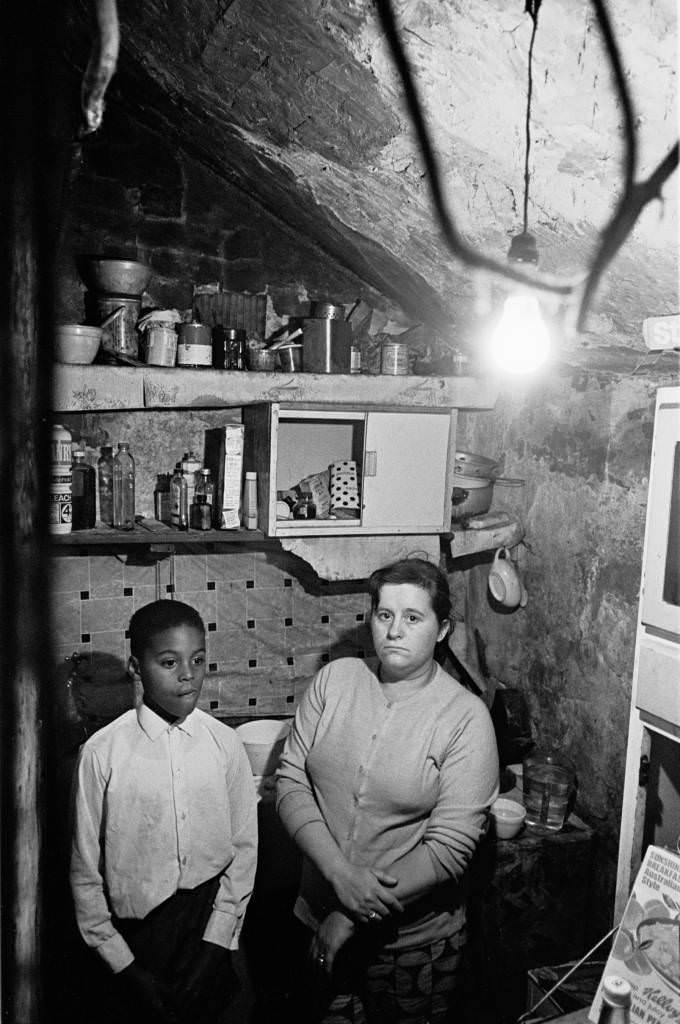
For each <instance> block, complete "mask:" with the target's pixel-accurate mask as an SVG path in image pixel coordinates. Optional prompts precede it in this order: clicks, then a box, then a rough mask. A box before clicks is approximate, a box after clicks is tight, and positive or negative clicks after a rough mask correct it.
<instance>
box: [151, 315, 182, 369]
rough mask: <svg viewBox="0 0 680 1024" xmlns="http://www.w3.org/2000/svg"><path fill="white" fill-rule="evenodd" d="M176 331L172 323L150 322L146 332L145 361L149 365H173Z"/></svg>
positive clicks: (175, 356)
mask: <svg viewBox="0 0 680 1024" xmlns="http://www.w3.org/2000/svg"><path fill="white" fill-rule="evenodd" d="M176 359H177V331H176V330H175V328H174V327H173V326H172V324H164V323H153V324H150V325H149V327H148V329H147V334H146V361H147V363H148V364H149V365H150V366H174V365H175V360H176Z"/></svg>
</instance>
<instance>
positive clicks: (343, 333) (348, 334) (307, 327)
mask: <svg viewBox="0 0 680 1024" xmlns="http://www.w3.org/2000/svg"><path fill="white" fill-rule="evenodd" d="M311 312H312V315H311V316H307V317H303V320H302V368H303V370H304V371H305V373H349V372H350V367H351V360H352V353H351V349H352V325H351V324H350V323H348V322H347V320H345V319H344V316H345V307H344V306H338V305H336V304H335V303H333V302H314V303H312V307H311Z"/></svg>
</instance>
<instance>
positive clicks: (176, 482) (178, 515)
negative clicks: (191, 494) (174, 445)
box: [170, 462, 189, 530]
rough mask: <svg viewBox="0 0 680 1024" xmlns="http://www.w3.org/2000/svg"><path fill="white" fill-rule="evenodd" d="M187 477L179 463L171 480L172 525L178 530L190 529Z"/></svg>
mask: <svg viewBox="0 0 680 1024" xmlns="http://www.w3.org/2000/svg"><path fill="white" fill-rule="evenodd" d="M187 494H188V492H187V476H186V473H184V472H183V471H182V463H181V462H178V463H177V465H176V466H175V472H174V473H173V474H172V479H171V480H170V523H171V525H172V526H175V527H176V528H177V529H178V530H188V529H189V503H188V500H187Z"/></svg>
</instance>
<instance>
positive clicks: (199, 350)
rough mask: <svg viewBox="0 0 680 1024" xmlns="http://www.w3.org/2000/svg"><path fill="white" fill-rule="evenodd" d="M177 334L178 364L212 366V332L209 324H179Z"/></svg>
mask: <svg viewBox="0 0 680 1024" xmlns="http://www.w3.org/2000/svg"><path fill="white" fill-rule="evenodd" d="M177 335H178V341H177V365H178V366H210V367H211V366H212V359H213V348H212V332H211V330H210V328H209V327H208V326H207V324H200V323H196V322H194V323H190V324H178V325H177Z"/></svg>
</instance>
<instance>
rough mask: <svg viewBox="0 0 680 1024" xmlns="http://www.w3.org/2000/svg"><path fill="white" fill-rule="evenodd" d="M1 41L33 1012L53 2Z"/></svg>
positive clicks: (17, 669)
mask: <svg viewBox="0 0 680 1024" xmlns="http://www.w3.org/2000/svg"><path fill="white" fill-rule="evenodd" d="M6 14H7V16H6V18H5V19H3V31H2V33H0V69H1V70H0V76H1V78H0V95H2V97H3V102H2V104H0V143H1V151H2V158H1V159H0V230H1V232H2V244H1V245H0V266H1V267H2V273H1V276H0V282H1V287H0V326H1V330H0V438H1V439H2V440H1V442H0V537H1V544H0V622H1V623H2V640H1V641H0V757H1V763H0V893H1V904H0V928H1V936H2V943H1V954H2V955H1V960H0V1000H1V1018H2V1020H3V1021H8V1022H11V1024H39V1022H40V1021H42V1020H49V1014H48V1013H45V1011H44V999H43V988H44V974H43V959H42V955H41V954H42V949H43V944H44V940H45V927H44V924H45V920H46V915H45V913H44V907H45V900H46V886H45V879H46V877H47V874H46V872H45V870H44V865H45V862H46V858H45V855H44V851H45V833H46V828H47V824H48V816H47V800H46V785H45V778H46V766H48V765H49V763H50V755H49V750H50V746H49V743H50V730H49V728H47V722H48V719H49V702H48V699H47V698H48V695H49V689H48V688H49V683H50V675H51V671H50V662H51V657H50V608H49V587H48V547H47V532H46V519H47V479H48V477H47V472H48V459H49V449H48V438H49V431H50V422H49V408H50V377H51V365H52V353H51V345H52V339H51V324H52V308H53V306H52V269H53V265H54V260H53V255H54V245H53V243H54V239H55V237H56V235H55V225H56V222H55V219H54V215H55V213H56V212H57V210H58V207H59V203H58V202H56V201H55V200H56V197H57V196H58V195H59V192H60V182H61V172H60V168H59V166H58V163H57V160H56V157H57V155H58V154H57V152H56V151H55V144H54V141H53V140H54V138H55V133H54V131H53V130H52V125H53V123H54V117H55V111H56V105H55V100H56V98H57V96H58V94H59V90H58V89H57V81H58V76H57V75H56V73H55V66H56V63H57V62H58V61H59V60H60V58H61V47H60V35H59V31H58V21H59V19H62V20H63V19H64V14H65V12H64V9H63V7H62V5H59V4H56V5H53V4H51V3H50V2H49V0H21V3H18V4H14V5H12V9H11V10H8V11H7V12H6Z"/></svg>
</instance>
